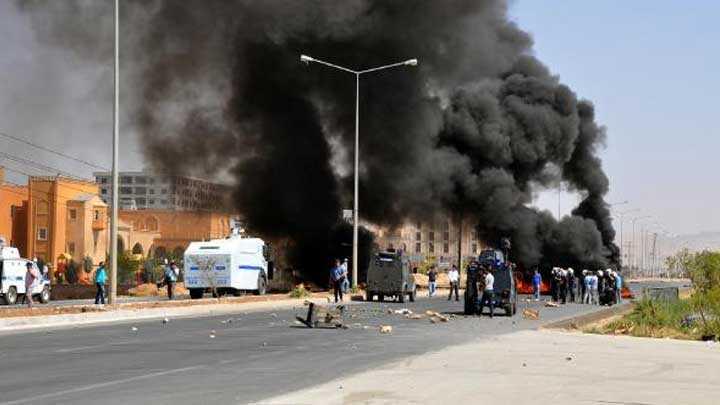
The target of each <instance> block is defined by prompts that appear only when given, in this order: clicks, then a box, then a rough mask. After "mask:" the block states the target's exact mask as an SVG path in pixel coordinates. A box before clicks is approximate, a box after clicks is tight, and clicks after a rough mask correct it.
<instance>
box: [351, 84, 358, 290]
mask: <svg viewBox="0 0 720 405" xmlns="http://www.w3.org/2000/svg"><path fill="white" fill-rule="evenodd" d="M354 177H355V178H354V179H353V184H354V193H353V195H354V196H353V248H352V286H353V288H355V287H357V278H358V271H357V268H358V220H359V218H358V217H359V215H358V212H359V210H360V199H359V198H358V195H359V188H360V74H359V73H356V74H355V172H354Z"/></svg>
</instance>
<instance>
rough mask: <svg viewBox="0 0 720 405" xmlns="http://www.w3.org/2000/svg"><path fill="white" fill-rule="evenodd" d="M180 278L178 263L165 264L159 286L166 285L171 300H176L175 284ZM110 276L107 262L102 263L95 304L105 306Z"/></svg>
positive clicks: (96, 282)
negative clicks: (106, 288)
mask: <svg viewBox="0 0 720 405" xmlns="http://www.w3.org/2000/svg"><path fill="white" fill-rule="evenodd" d="M179 278H180V267H178V265H177V263H175V262H174V261H171V262H169V263H167V261H166V263H165V266H164V268H163V278H162V280H161V281H160V283H159V284H165V285H166V286H167V296H168V299H169V300H172V299H174V298H175V284H176V283H177V281H178V279H179ZM107 281H108V276H107V270H106V269H105V262H100V264H99V265H98V268H97V270H95V287H96V288H97V291H96V293H95V304H96V305H98V304H103V305H105V296H106V293H105V284H107Z"/></svg>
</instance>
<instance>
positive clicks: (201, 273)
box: [184, 230, 273, 299]
mask: <svg viewBox="0 0 720 405" xmlns="http://www.w3.org/2000/svg"><path fill="white" fill-rule="evenodd" d="M184 265H185V266H184V267H185V269H184V272H185V287H186V288H187V289H188V290H190V297H191V298H193V299H197V298H202V296H203V294H204V293H205V292H206V291H208V292H211V293H212V294H213V295H214V296H218V295H225V294H233V295H240V294H241V293H243V292H253V293H254V294H256V295H263V294H265V292H266V290H267V285H268V280H269V279H272V276H273V274H272V273H273V263H272V261H271V260H270V249H269V246H268V245H266V244H265V242H264V241H263V240H262V239H258V238H245V237H243V236H242V234H241V232H240V231H238V230H233V235H232V236H230V237H228V238H227V239H214V240H210V241H207V242H192V243H190V246H188V248H187V250H186V251H185V260H184Z"/></svg>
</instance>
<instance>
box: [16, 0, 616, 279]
mask: <svg viewBox="0 0 720 405" xmlns="http://www.w3.org/2000/svg"><path fill="white" fill-rule="evenodd" d="M121 3H122V4H123V7H124V8H123V11H122V14H121V17H122V20H123V24H124V25H123V27H124V28H123V32H126V33H128V35H127V37H128V39H126V40H125V43H124V44H123V52H122V54H124V55H125V58H126V59H125V60H126V62H125V63H124V64H123V66H124V67H125V68H126V70H128V71H130V72H131V74H130V75H129V79H128V81H129V82H130V84H131V86H132V92H131V95H130V96H129V98H130V99H131V100H132V103H133V104H132V107H131V108H132V113H133V114H134V118H135V122H136V123H137V130H138V132H139V134H140V140H141V141H142V143H143V145H144V148H145V150H147V151H148V152H147V158H148V161H149V162H153V163H154V164H156V165H157V167H158V168H161V169H164V170H171V171H173V172H178V173H183V172H185V173H202V174H205V175H221V176H222V175H225V176H227V175H228V174H229V175H230V176H231V178H232V179H233V180H234V182H235V184H236V185H237V187H236V191H235V201H236V202H237V208H238V209H239V210H240V211H241V212H242V213H243V214H244V215H245V216H246V219H247V221H248V225H249V227H250V228H251V229H254V230H256V231H257V232H260V233H265V234H269V235H275V236H277V235H281V236H290V237H291V238H293V239H294V240H296V241H297V243H298V245H302V246H305V247H306V249H307V252H308V253H306V254H305V255H304V257H302V258H300V259H298V260H299V262H300V263H299V265H300V266H301V267H303V268H305V269H308V270H309V269H313V270H314V269H316V268H317V269H320V268H322V263H324V260H323V258H322V255H323V252H322V250H323V249H325V247H326V246H327V245H328V243H330V242H329V241H330V239H332V238H331V237H330V236H329V235H330V234H331V233H332V232H331V230H332V229H333V228H334V227H335V226H336V224H337V223H338V221H339V215H340V210H341V208H342V207H350V206H351V205H352V200H351V197H352V187H351V181H350V175H351V174H352V171H351V165H350V162H351V158H352V150H353V142H354V141H353V139H354V138H353V137H354V131H353V129H354V95H355V94H354V90H355V80H354V76H353V75H351V74H348V73H345V72H340V71H336V70H331V69H328V68H326V67H324V66H320V65H316V64H310V65H309V66H306V65H304V64H302V63H300V60H299V55H300V54H301V53H305V54H308V55H311V56H314V57H317V58H320V59H327V60H329V61H331V62H333V63H337V64H339V65H343V66H347V67H350V68H354V69H364V68H368V67H373V66H378V65H384V64H387V63H391V62H395V61H400V60H405V59H409V58H415V57H416V58H418V59H419V61H420V64H419V66H418V67H401V68H395V69H393V70H387V71H382V72H376V73H373V74H369V75H367V76H363V77H362V79H361V94H360V99H361V103H360V114H361V127H360V130H361V142H360V151H361V199H360V208H361V213H362V216H363V217H364V218H365V219H366V220H369V221H371V222H374V223H377V224H388V225H393V224H398V223H401V222H402V221H404V220H407V219H417V218H423V217H426V216H427V215H428V213H446V214H449V215H452V216H457V215H462V216H463V217H464V218H465V220H468V219H470V220H473V221H475V222H476V223H477V224H478V229H479V230H480V231H481V233H482V235H483V236H484V237H485V239H486V240H487V241H488V242H490V243H495V242H496V241H498V240H499V239H500V238H501V237H505V236H509V237H510V238H511V239H512V241H513V245H514V250H513V255H514V257H515V258H516V259H518V260H520V261H521V262H522V263H523V264H525V265H527V266H530V265H534V264H537V263H539V262H540V261H541V260H546V261H554V262H557V263H563V264H571V265H575V266H583V265H588V266H589V265H605V264H609V263H615V262H616V261H617V247H616V246H615V245H614V244H613V242H612V241H613V239H614V230H613V228H612V225H611V223H610V218H609V210H608V206H607V204H606V203H605V202H604V200H603V197H604V195H605V194H606V193H607V191H608V179H607V177H606V175H605V174H604V172H603V171H602V167H601V163H600V160H599V159H598V157H597V148H598V147H599V146H601V145H602V143H603V141H604V137H605V134H604V131H603V129H602V128H601V127H599V126H598V125H597V124H596V123H595V120H594V111H593V107H592V105H591V104H590V103H589V102H586V101H579V100H578V98H577V96H576V95H575V94H574V93H573V92H572V91H571V90H570V89H569V88H568V87H567V86H565V85H563V84H562V83H560V82H559V80H558V78H557V77H555V76H553V75H551V74H550V72H549V70H548V69H547V68H546V67H545V66H544V65H543V64H542V63H541V62H539V61H538V60H537V59H536V58H535V57H534V56H533V55H532V49H531V46H532V40H531V39H530V37H529V35H528V34H526V33H525V32H523V31H522V30H520V29H519V28H518V27H517V26H516V25H515V24H514V23H513V22H511V21H510V20H509V19H508V15H507V4H506V2H505V1H499V0H488V1H479V0H464V1H461V0H448V1H442V2H440V1H429V0H425V1H421V0H414V1H413V0H407V1H391V0H348V1H342V2H341V1H337V0H313V1H303V2H288V1H280V0H264V1H235V2H231V1H184V2H177V1H162V0H156V1H153V2H149V3H148V2H144V1H143V2H141V1H123V2H121ZM20 4H21V5H22V7H23V8H24V9H25V10H27V11H28V12H29V13H30V15H31V16H35V18H36V20H37V21H38V22H42V23H43V26H44V28H42V30H40V29H39V32H40V33H42V32H45V33H48V32H50V33H52V34H53V35H47V41H49V42H51V43H55V44H58V45H61V46H66V47H69V48H72V49H77V48H78V47H79V46H81V45H82V43H80V39H79V38H78V37H79V35H78V32H77V31H78V30H77V29H73V30H72V32H71V35H63V34H62V32H63V30H62V28H61V27H63V26H65V25H66V24H68V23H69V22H68V21H67V19H70V18H72V17H73V16H72V15H66V16H65V17H64V19H63V21H53V23H52V24H50V26H51V28H47V24H48V19H47V18H40V17H38V15H39V16H43V15H45V16H46V17H49V18H50V20H51V21H52V14H47V13H48V12H47V6H46V2H40V1H38V2H21V3H20ZM53 4H56V3H53ZM62 4H67V6H66V7H74V6H71V5H77V2H72V1H66V2H62ZM109 6H110V2H109V1H108V2H102V3H101V2H99V1H98V2H90V3H89V2H85V3H84V7H80V8H76V9H75V10H74V15H79V16H82V17H84V19H87V18H88V16H98V18H99V19H100V20H102V21H106V22H107V21H108V20H107V16H110V15H111V9H110V7H109ZM57 7H58V6H54V7H53V8H57ZM100 16H102V17H100ZM133 17H134V18H133ZM78 18H79V17H78ZM136 20H139V22H136ZM102 29H105V28H104V27H103V28H102ZM558 181H564V182H566V183H568V184H569V185H570V186H571V187H572V188H573V189H574V190H576V191H577V192H579V193H582V194H583V196H584V197H585V199H584V201H583V202H582V203H581V204H580V205H579V206H578V207H577V208H576V209H575V210H574V211H573V215H572V216H569V217H566V218H564V219H562V220H561V221H559V222H557V221H556V220H555V219H553V218H552V216H551V215H550V214H549V213H547V212H539V211H537V210H535V209H532V208H529V204H530V203H531V201H532V194H533V192H537V191H538V190H541V189H543V188H545V187H551V186H554V185H556V184H557V182H558ZM313 246H314V247H315V248H314V249H312V248H310V247H313ZM322 271H323V272H324V270H322ZM323 274H324V273H323Z"/></svg>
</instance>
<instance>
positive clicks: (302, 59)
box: [300, 55, 314, 64]
mask: <svg viewBox="0 0 720 405" xmlns="http://www.w3.org/2000/svg"><path fill="white" fill-rule="evenodd" d="M313 60H314V59H313V58H312V57H310V56H307V55H300V62H303V63H305V64H309V63H310V62H312V61H313Z"/></svg>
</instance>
